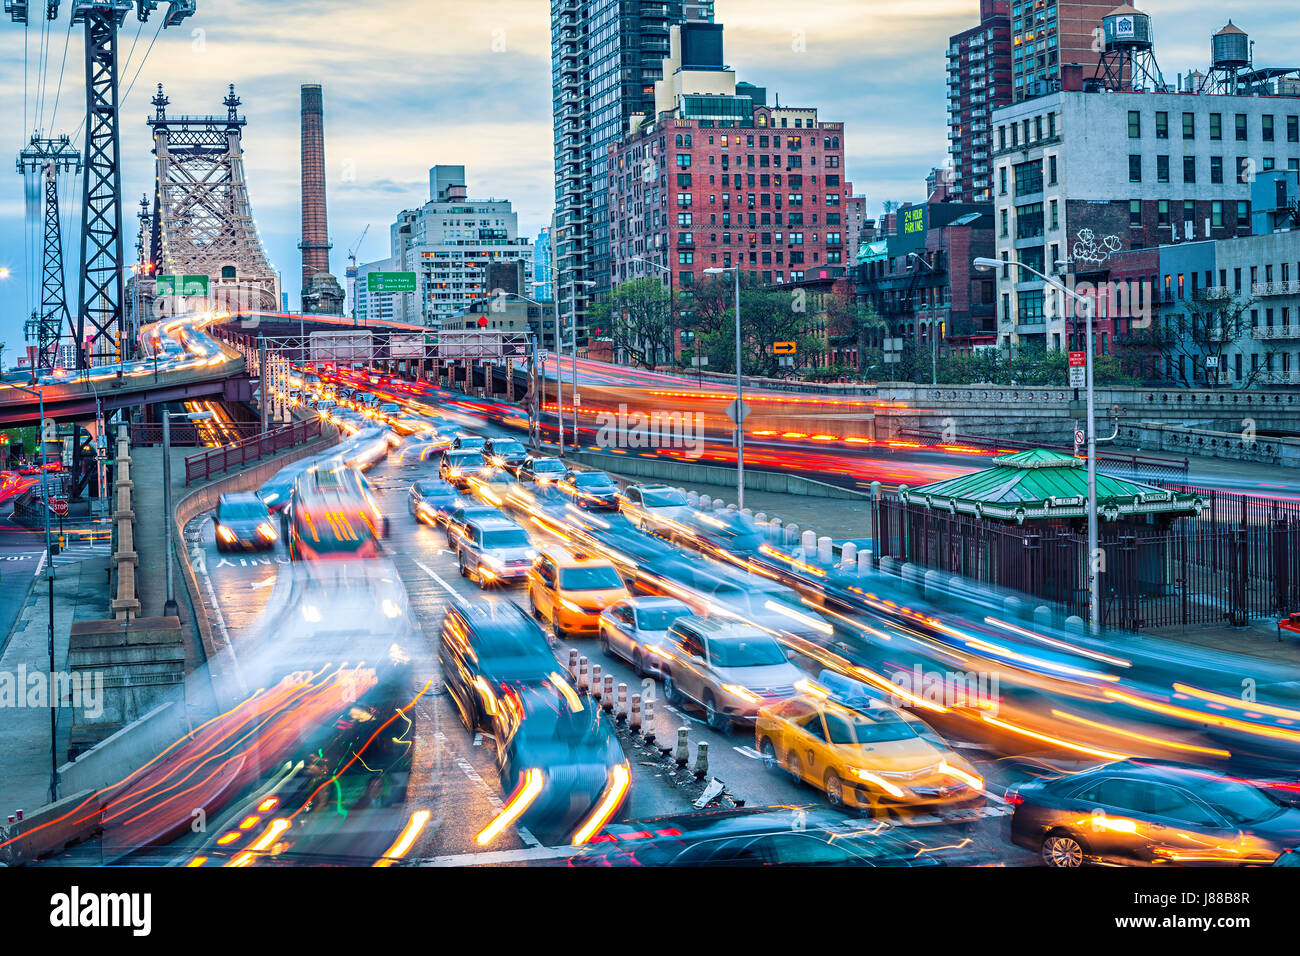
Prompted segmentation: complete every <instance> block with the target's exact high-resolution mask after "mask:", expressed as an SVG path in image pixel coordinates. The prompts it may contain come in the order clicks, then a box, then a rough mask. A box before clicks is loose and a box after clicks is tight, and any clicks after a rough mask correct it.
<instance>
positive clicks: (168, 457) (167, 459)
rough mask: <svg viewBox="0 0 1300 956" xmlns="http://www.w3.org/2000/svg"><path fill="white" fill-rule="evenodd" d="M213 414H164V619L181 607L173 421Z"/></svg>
mask: <svg viewBox="0 0 1300 956" xmlns="http://www.w3.org/2000/svg"><path fill="white" fill-rule="evenodd" d="M215 417H216V416H215V415H213V414H212V412H168V411H164V412H163V419H162V433H163V520H164V522H165V524H166V525H167V559H166V560H167V601H166V603H164V604H163V617H177V616H178V615H179V613H180V607H179V605H177V603H176V582H175V581H174V580H172V565H173V564H174V562H175V560H176V559H175V556H174V555H173V554H172V549H173V547H174V537H175V529H174V528H173V527H172V523H173V522H172V419H173V418H183V419H186V420H188V421H191V422H206V421H210V420H211V419H213V418H215Z"/></svg>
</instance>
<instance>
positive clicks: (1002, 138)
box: [998, 126, 1007, 149]
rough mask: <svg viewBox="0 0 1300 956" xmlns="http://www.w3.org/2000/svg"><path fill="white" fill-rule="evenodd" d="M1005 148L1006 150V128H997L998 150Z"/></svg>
mask: <svg viewBox="0 0 1300 956" xmlns="http://www.w3.org/2000/svg"><path fill="white" fill-rule="evenodd" d="M1006 148H1007V128H1006V127H1005V126H999V127H998V149H1006Z"/></svg>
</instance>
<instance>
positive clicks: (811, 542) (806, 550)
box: [801, 531, 817, 561]
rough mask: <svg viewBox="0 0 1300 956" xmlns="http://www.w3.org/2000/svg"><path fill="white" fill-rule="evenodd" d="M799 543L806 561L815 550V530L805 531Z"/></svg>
mask: <svg viewBox="0 0 1300 956" xmlns="http://www.w3.org/2000/svg"><path fill="white" fill-rule="evenodd" d="M801 543H802V544H803V558H804V560H805V561H807V560H808V559H809V558H811V557H812V556H813V553H814V552H815V551H816V550H817V532H816V531H805V532H804V533H803V538H802V542H801Z"/></svg>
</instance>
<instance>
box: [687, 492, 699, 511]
mask: <svg viewBox="0 0 1300 956" xmlns="http://www.w3.org/2000/svg"><path fill="white" fill-rule="evenodd" d="M686 503H687V504H688V505H690V506H691V507H692V508H695V507H698V506H699V503H700V496H699V495H698V494H696V493H695V492H693V491H688V492H687V493H686Z"/></svg>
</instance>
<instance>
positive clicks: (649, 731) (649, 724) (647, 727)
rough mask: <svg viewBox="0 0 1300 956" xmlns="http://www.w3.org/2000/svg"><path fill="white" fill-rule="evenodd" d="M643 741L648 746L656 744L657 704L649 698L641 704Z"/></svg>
mask: <svg viewBox="0 0 1300 956" xmlns="http://www.w3.org/2000/svg"><path fill="white" fill-rule="evenodd" d="M641 709H642V713H641V739H642V740H644V741H645V742H646V743H648V744H652V743H654V742H655V702H654V700H652V699H649V698H647V699H646V700H643V701H642V702H641Z"/></svg>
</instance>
